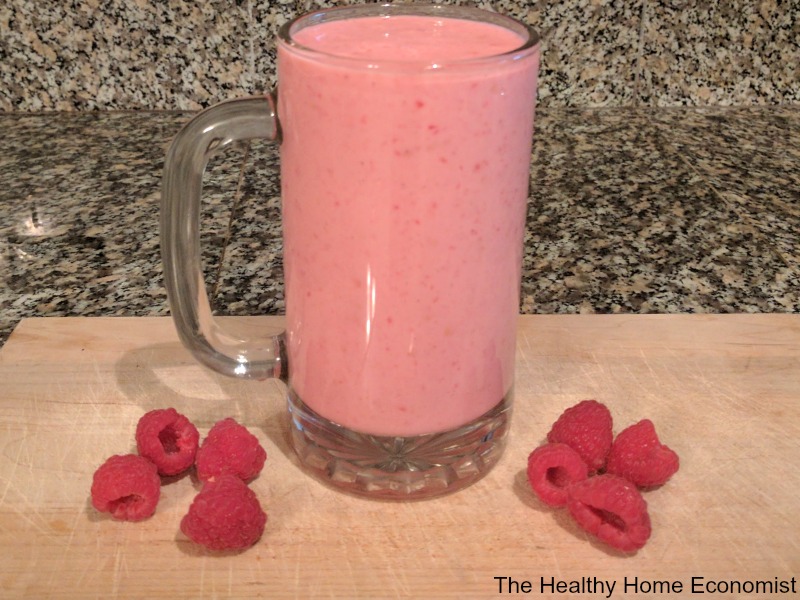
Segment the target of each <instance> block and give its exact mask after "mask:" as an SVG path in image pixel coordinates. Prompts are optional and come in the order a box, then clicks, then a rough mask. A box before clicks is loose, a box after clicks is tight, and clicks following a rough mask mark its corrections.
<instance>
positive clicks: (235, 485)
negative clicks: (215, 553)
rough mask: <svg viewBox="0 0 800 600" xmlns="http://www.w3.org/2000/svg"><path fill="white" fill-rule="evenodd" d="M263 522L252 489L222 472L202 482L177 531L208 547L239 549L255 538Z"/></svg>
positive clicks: (257, 536) (261, 529)
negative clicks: (179, 529)
mask: <svg viewBox="0 0 800 600" xmlns="http://www.w3.org/2000/svg"><path fill="white" fill-rule="evenodd" d="M266 522H267V515H266V513H265V512H264V511H263V510H262V508H261V505H260V504H259V502H258V498H257V497H256V495H255V492H253V490H251V489H250V488H249V487H247V485H246V484H245V483H244V482H243V481H242V480H241V479H240V478H238V477H236V476H235V475H229V474H224V475H220V476H218V477H216V478H215V479H213V480H212V481H207V482H206V483H205V484H204V485H203V489H202V490H201V491H200V493H199V494H197V496H195V498H194V500H193V501H192V504H191V506H190V507H189V512H188V513H187V514H186V515H185V516H184V517H183V519H182V520H181V531H182V532H183V533H184V534H185V535H186V536H187V537H188V538H189V539H190V540H192V541H193V542H195V543H197V544H200V545H202V546H205V547H206V548H210V549H211V550H243V549H245V548H249V547H250V546H252V545H253V544H255V543H256V542H257V541H258V539H259V538H260V537H261V534H262V533H264V525H265V524H266Z"/></svg>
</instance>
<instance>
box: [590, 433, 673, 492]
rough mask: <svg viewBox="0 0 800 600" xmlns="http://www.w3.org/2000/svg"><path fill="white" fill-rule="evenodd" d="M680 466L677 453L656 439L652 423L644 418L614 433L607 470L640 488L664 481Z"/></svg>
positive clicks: (656, 435)
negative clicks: (614, 437)
mask: <svg viewBox="0 0 800 600" xmlns="http://www.w3.org/2000/svg"><path fill="white" fill-rule="evenodd" d="M679 466H680V461H679V459H678V455H677V454H675V452H674V451H672V450H671V449H670V448H668V447H667V446H665V445H663V444H662V443H661V442H660V441H659V439H658V434H657V433H656V428H655V425H653V422H652V421H650V420H649V419H643V420H641V421H639V422H638V423H636V424H635V425H631V426H630V427H628V428H626V429H623V430H622V431H620V432H619V433H618V434H617V438H616V439H615V440H614V443H613V444H612V446H611V451H610V452H609V454H608V461H607V463H606V472H608V473H613V474H614V475H619V476H620V477H624V478H625V479H627V480H628V481H630V482H631V483H634V484H635V485H638V486H639V487H652V486H656V485H661V484H663V483H666V482H667V481H668V480H669V478H670V477H672V476H673V475H674V474H675V473H676V472H677V471H678V467H679Z"/></svg>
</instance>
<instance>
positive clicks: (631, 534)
mask: <svg viewBox="0 0 800 600" xmlns="http://www.w3.org/2000/svg"><path fill="white" fill-rule="evenodd" d="M568 493H569V500H568V501H567V509H568V510H569V513H570V514H571V515H572V517H573V518H574V519H575V520H576V521H577V522H578V525H580V526H581V527H583V529H585V530H586V531H588V532H589V533H591V534H592V535H594V536H596V537H597V538H598V539H599V540H601V541H603V542H605V543H607V544H608V545H610V546H612V547H614V548H617V549H618V550H622V551H623V552H634V551H636V550H638V549H639V548H641V547H642V546H644V545H645V543H646V542H647V540H648V538H649V537H650V515H649V514H648V512H647V502H645V500H644V498H642V495H641V494H640V493H639V490H638V489H637V488H636V486H635V485H634V484H632V483H631V482H629V481H627V480H625V479H623V478H621V477H617V476H616V475H607V474H606V475H597V476H596V477H589V478H588V479H584V480H583V481H581V482H578V483H576V484H575V485H572V486H570V488H569V491H568Z"/></svg>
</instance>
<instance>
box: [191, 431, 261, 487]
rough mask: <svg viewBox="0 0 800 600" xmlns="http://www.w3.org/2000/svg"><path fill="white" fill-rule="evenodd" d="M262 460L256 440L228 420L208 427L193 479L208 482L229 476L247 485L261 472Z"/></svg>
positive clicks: (198, 454)
mask: <svg viewBox="0 0 800 600" xmlns="http://www.w3.org/2000/svg"><path fill="white" fill-rule="evenodd" d="M266 459H267V453H266V452H265V451H264V449H263V448H262V447H261V444H259V443H258V438H257V437H256V436H254V435H253V434H252V433H250V432H249V431H247V428H245V427H244V426H243V425H240V424H239V423H237V422H236V421H235V420H233V419H231V418H230V417H229V418H227V419H223V420H222V421H220V422H219V423H217V424H216V425H214V426H213V427H212V428H211V430H210V431H209V432H208V435H207V436H206V439H204V440H203V444H202V445H201V446H200V449H199V450H198V451H197V460H196V462H195V464H196V465H197V477H198V478H199V479H200V480H201V481H208V480H209V479H211V478H212V477H216V476H218V475H222V474H223V473H230V474H232V475H236V476H237V477H239V478H240V479H241V480H242V481H245V482H247V481H250V480H251V479H253V478H254V477H255V476H256V475H258V474H259V473H260V472H261V468H262V467H263V466H264V461H266Z"/></svg>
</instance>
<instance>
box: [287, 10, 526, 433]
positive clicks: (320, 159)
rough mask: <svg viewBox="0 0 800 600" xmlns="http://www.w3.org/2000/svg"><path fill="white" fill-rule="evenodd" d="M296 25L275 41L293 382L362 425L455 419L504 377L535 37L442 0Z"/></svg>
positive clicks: (470, 415)
mask: <svg viewBox="0 0 800 600" xmlns="http://www.w3.org/2000/svg"><path fill="white" fill-rule="evenodd" d="M292 40H293V42H292V43H289V42H288V41H287V40H282V41H281V42H280V43H279V45H278V80H279V86H278V115H279V117H280V120H281V122H282V123H283V124H284V126H283V131H282V135H283V139H282V142H281V177H282V196H283V223H284V264H285V284H286V317H287V333H286V335H287V344H288V355H289V360H290V386H291V389H292V391H293V393H294V394H295V395H296V396H297V397H299V398H300V399H301V400H302V402H303V403H305V405H306V406H307V407H309V408H310V409H312V410H313V411H314V412H316V413H317V414H318V415H320V416H322V417H324V418H325V419H328V420H330V421H332V422H333V423H336V424H338V425H341V426H344V427H346V428H347V429H349V430H353V431H356V432H361V433H365V434H371V435H378V436H403V437H409V436H417V435H422V434H429V433H435V432H441V431H448V430H452V429H455V428H458V427H461V426H463V425H465V424H466V423H469V422H471V421H473V420H475V419H477V418H478V417H480V416H481V415H483V414H485V413H487V412H488V411H490V410H492V409H493V408H494V407H495V406H497V405H498V404H500V403H501V402H507V401H508V398H509V396H510V394H511V391H512V385H513V367H514V350H515V331H516V319H517V314H518V311H519V281H520V269H521V255H522V246H523V244H522V238H523V232H524V228H525V215H526V202H527V197H528V181H529V172H530V148H531V139H532V128H533V116H534V114H533V99H534V97H535V89H536V78H537V71H538V54H536V55H534V56H531V50H530V48H529V49H528V50H527V52H526V53H525V54H524V55H522V56H521V55H520V53H517V52H515V51H516V50H518V49H519V48H520V47H521V46H522V45H523V44H524V43H525V41H526V40H524V39H522V38H521V37H520V36H519V35H518V34H517V33H515V32H513V31H511V30H510V29H507V28H505V27H501V26H499V25H494V24H491V23H486V22H479V21H473V20H467V19H461V18H452V17H446V18H440V17H438V16H420V15H392V16H388V17H386V16H382V17H374V16H367V17H359V18H348V19H341V20H333V21H329V22H322V23H320V24H312V25H308V26H306V27H305V28H303V29H300V30H298V31H296V32H294V33H293V34H292ZM534 52H538V49H535V50H534ZM499 55H502V56H499Z"/></svg>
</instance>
